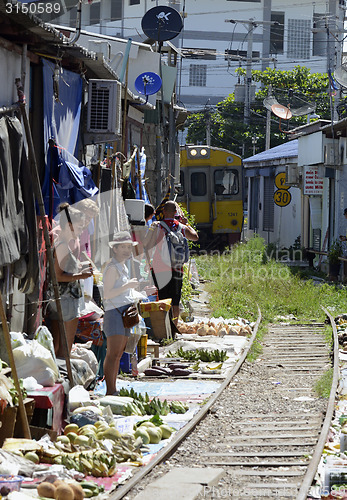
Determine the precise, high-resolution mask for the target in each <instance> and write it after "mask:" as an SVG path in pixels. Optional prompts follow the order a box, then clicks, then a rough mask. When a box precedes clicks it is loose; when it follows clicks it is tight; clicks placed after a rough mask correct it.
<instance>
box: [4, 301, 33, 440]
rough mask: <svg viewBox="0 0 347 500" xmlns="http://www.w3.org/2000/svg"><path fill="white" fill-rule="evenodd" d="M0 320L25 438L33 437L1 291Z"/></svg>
mask: <svg viewBox="0 0 347 500" xmlns="http://www.w3.org/2000/svg"><path fill="white" fill-rule="evenodd" d="M0 320H1V323H2V329H3V332H4V339H5V344H6V349H7V354H8V357H9V360H10V367H11V375H12V378H13V382H14V386H15V388H16V391H17V393H18V406H19V413H20V416H21V417H22V422H23V434H24V437H25V438H27V439H31V434H30V428H29V422H28V417H27V413H26V411H25V406H24V403H23V397H22V391H21V389H20V385H19V380H18V375H17V370H16V364H15V362H14V357H13V352H12V346H11V336H10V332H9V329H8V324H7V319H6V314H5V310H4V305H3V299H2V294H1V292H0Z"/></svg>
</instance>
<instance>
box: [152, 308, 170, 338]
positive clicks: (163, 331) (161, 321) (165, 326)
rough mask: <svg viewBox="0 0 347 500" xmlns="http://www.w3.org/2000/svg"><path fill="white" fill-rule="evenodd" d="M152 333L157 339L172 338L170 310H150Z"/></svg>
mask: <svg viewBox="0 0 347 500" xmlns="http://www.w3.org/2000/svg"><path fill="white" fill-rule="evenodd" d="M149 318H150V320H151V330H152V334H153V336H154V337H155V338H156V339H171V338H172V336H171V324H170V317H169V311H150V313H149Z"/></svg>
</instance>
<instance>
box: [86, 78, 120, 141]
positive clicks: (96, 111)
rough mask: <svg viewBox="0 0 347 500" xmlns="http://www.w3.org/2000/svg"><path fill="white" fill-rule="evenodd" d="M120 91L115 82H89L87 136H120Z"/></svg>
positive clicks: (118, 83)
mask: <svg viewBox="0 0 347 500" xmlns="http://www.w3.org/2000/svg"><path fill="white" fill-rule="evenodd" d="M121 90H122V86H121V83H120V82H118V81H116V80H89V89H88V113H87V129H86V132H87V134H107V135H108V134H114V135H120V134H121V131H122V128H121V117H122V97H121V96H122V94H121ZM95 142H97V141H95Z"/></svg>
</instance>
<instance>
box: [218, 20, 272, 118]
mask: <svg viewBox="0 0 347 500" xmlns="http://www.w3.org/2000/svg"><path fill="white" fill-rule="evenodd" d="M225 22H226V23H233V24H235V23H241V24H245V25H246V26H247V29H248V33H247V59H246V86H245V107H244V119H243V121H244V123H245V124H246V125H249V122H250V114H251V88H252V85H251V84H252V61H253V58H252V55H253V31H254V29H255V28H256V27H257V26H258V25H263V26H272V25H276V24H279V23H278V21H254V19H248V20H247V21H246V20H241V19H225ZM240 59H241V58H240ZM257 59H258V60H259V59H260V60H263V58H257ZM265 59H268V58H265ZM265 59H264V60H265ZM269 60H271V61H272V60H273V58H270V59H269Z"/></svg>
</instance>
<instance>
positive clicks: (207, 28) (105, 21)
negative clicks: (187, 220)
mask: <svg viewBox="0 0 347 500" xmlns="http://www.w3.org/2000/svg"><path fill="white" fill-rule="evenodd" d="M158 5H168V6H171V7H172V8H174V9H176V10H177V11H178V12H180V13H181V14H182V17H183V19H184V28H183V30H182V31H181V33H180V35H179V36H177V37H176V38H174V39H173V40H172V43H173V44H174V45H176V46H177V47H178V48H179V49H180V53H181V56H182V58H181V63H180V64H179V65H178V78H177V100H178V101H181V102H182V104H183V105H184V106H185V107H186V108H188V109H192V110H194V109H195V110H196V109H203V108H204V106H206V105H214V104H217V103H218V102H220V101H221V100H223V99H224V98H225V97H226V96H227V95H228V94H230V93H231V92H234V90H235V85H236V84H237V83H241V84H242V85H243V84H244V82H243V81H242V80H241V81H239V80H238V77H237V75H236V74H235V70H236V69H237V68H238V67H241V68H246V67H247V64H248V65H249V66H248V68H250V67H251V68H252V69H260V70H264V69H266V67H276V68H277V69H283V70H290V69H292V68H293V67H294V66H296V65H303V66H307V67H309V68H310V70H311V72H313V73H315V72H326V71H327V70H328V69H329V68H332V69H334V68H335V67H336V66H338V65H339V61H341V47H342V44H341V40H342V38H343V31H342V30H343V19H344V12H345V11H344V7H345V0H327V1H325V2H312V1H311V0H302V1H301V2H300V3H298V2H287V3H284V2H282V1H279V0H247V1H245V0H215V1H214V2H211V1H210V0H187V1H185V0H170V1H169V0H162V1H158V0H103V1H102V2H95V0H94V2H93V3H91V4H90V5H83V10H82V27H83V28H84V29H88V31H95V32H97V33H102V34H105V35H111V36H118V37H121V38H125V39H127V38H128V37H131V38H132V39H133V40H136V41H140V42H145V41H146V38H147V37H146V35H145V34H144V33H143V31H142V29H141V20H142V17H143V16H144V14H145V13H146V12H147V11H148V10H149V9H151V8H152V7H155V6H158ZM75 20H76V8H73V9H71V10H69V11H68V12H66V13H65V14H64V15H63V16H61V17H60V18H58V19H57V20H56V22H57V23H60V24H63V25H70V26H74V23H75ZM247 60H248V62H247ZM239 90H240V89H239ZM241 99H242V88H241Z"/></svg>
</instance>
